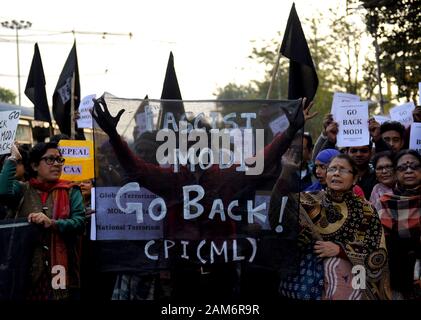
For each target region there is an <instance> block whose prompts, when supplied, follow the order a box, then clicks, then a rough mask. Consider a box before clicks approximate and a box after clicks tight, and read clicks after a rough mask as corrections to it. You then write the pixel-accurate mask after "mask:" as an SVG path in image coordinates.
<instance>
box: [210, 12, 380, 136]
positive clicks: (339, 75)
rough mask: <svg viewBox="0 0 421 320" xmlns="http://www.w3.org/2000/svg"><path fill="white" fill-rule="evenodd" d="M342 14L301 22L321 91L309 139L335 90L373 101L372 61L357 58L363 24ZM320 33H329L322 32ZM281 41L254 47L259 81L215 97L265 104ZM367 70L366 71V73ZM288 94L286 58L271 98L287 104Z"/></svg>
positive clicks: (221, 91)
mask: <svg viewBox="0 0 421 320" xmlns="http://www.w3.org/2000/svg"><path fill="white" fill-rule="evenodd" d="M340 10H341V9H340V8H335V9H332V10H330V11H329V13H328V14H322V13H318V14H317V13H314V14H313V17H312V18H311V19H304V20H303V21H304V23H303V28H304V32H305V35H306V39H307V43H308V45H309V48H310V52H311V56H312V58H313V62H314V65H315V68H316V71H317V75H318V78H319V87H318V89H317V93H316V96H315V98H314V102H315V106H314V109H315V111H318V112H319V115H318V116H317V117H316V118H315V119H313V120H312V121H310V123H309V124H308V125H306V128H305V130H306V131H309V132H310V133H311V135H312V136H313V137H317V136H318V135H319V133H320V129H321V125H320V124H321V123H322V119H323V116H324V115H325V114H326V113H329V112H330V108H331V105H332V98H333V93H334V92H335V91H343V92H349V93H354V94H358V95H360V96H361V97H362V99H363V100H366V99H372V98H373V95H374V89H375V86H376V85H375V84H376V81H375V79H376V78H375V69H373V66H374V65H375V64H374V62H373V59H372V58H370V57H364V58H363V57H361V50H360V49H361V38H362V37H363V36H364V35H365V34H366V33H365V30H364V23H363V22H360V23H355V22H354V21H350V19H349V18H348V17H347V12H346V11H345V10H344V11H343V13H342V14H341V11H340ZM322 30H328V31H325V33H322ZM281 41H282V35H281V33H280V32H279V33H278V36H277V37H276V38H275V39H272V40H270V41H267V42H266V43H265V44H264V45H263V46H260V47H255V48H253V51H252V54H251V55H250V56H249V58H250V59H252V60H254V61H257V62H258V63H259V64H261V65H263V67H264V69H265V74H264V78H263V80H262V81H258V80H253V81H251V82H250V84H248V85H243V86H237V85H235V84H233V83H230V84H228V85H227V86H225V87H223V88H218V89H217V94H215V95H216V96H217V98H218V99H222V98H223V97H229V98H232V99H254V98H262V99H264V98H265V97H266V94H267V91H268V87H269V83H270V81H271V76H272V69H273V66H274V65H275V62H276V58H277V53H278V50H279V47H280V42H281ZM363 61H364V62H363ZM365 70H367V71H369V72H367V73H365ZM363 74H364V77H363V76H362V75H363ZM287 91H288V59H285V58H281V60H280V64H279V69H278V73H277V77H276V81H275V85H274V90H273V92H272V95H271V98H273V99H286V97H287V93H288V92H287Z"/></svg>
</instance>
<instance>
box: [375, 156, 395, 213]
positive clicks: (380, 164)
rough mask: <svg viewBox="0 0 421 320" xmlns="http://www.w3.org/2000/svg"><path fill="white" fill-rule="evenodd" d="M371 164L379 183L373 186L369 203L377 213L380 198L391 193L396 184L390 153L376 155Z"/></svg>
mask: <svg viewBox="0 0 421 320" xmlns="http://www.w3.org/2000/svg"><path fill="white" fill-rule="evenodd" d="M371 162H372V164H373V167H374V171H375V172H376V178H377V181H379V183H377V184H376V185H375V186H374V188H373V191H372V192H371V196H370V203H371V204H372V205H373V206H374V208H376V210H377V212H379V211H380V209H381V204H380V198H381V197H382V196H383V195H384V194H386V193H392V192H393V187H394V186H395V183H396V177H395V170H394V168H393V156H392V152H391V151H383V152H379V153H376V154H375V155H374V157H373V159H372V161H371Z"/></svg>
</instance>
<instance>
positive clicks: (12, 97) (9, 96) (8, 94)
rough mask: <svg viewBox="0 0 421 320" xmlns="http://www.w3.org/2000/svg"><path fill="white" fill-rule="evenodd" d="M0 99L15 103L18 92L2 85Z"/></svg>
mask: <svg viewBox="0 0 421 320" xmlns="http://www.w3.org/2000/svg"><path fill="white" fill-rule="evenodd" d="M0 101H1V102H6V103H11V104H15V103H16V94H15V93H14V92H13V91H12V90H9V89H6V88H2V87H0Z"/></svg>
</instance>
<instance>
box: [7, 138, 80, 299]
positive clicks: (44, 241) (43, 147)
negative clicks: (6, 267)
mask: <svg viewBox="0 0 421 320" xmlns="http://www.w3.org/2000/svg"><path fill="white" fill-rule="evenodd" d="M20 159H21V154H20V153H19V151H18V149H17V148H16V146H13V147H12V153H11V156H10V157H9V158H8V159H7V160H6V162H5V165H4V167H3V170H2V173H1V175H0V194H1V195H4V196H8V197H10V199H13V201H15V202H21V203H20V204H19V207H18V209H17V212H16V215H15V217H17V218H18V217H27V219H28V222H30V223H34V224H37V225H39V226H40V227H42V228H43V229H44V232H43V233H42V237H41V238H40V239H34V241H35V242H36V248H35V252H34V255H33V258H32V269H31V271H30V276H31V285H30V287H29V288H28V291H27V293H26V298H27V299H30V300H59V299H70V298H74V297H77V295H78V288H79V286H80V283H79V252H78V251H77V249H78V248H79V246H78V235H80V234H82V233H83V231H84V207H83V200H82V194H81V192H80V190H79V189H78V188H75V187H74V186H73V185H72V184H70V183H69V182H66V181H63V180H60V175H61V169H62V165H63V163H64V158H63V157H62V156H61V153H60V151H59V149H58V147H57V144H55V143H44V142H41V143H38V144H37V145H35V146H34V147H33V149H32V150H31V152H30V155H29V162H30V164H31V172H30V177H31V178H30V180H29V182H26V183H22V182H19V181H17V180H15V179H14V177H15V174H16V164H17V162H18V161H19V160H20ZM57 269H58V270H59V271H58V274H57V275H56V277H57V276H58V277H61V278H60V279H61V280H60V281H59V280H57V278H54V277H53V276H54V274H56V273H57V271H56V270H57ZM54 279H55V280H54ZM57 283H60V285H58V284H57ZM55 284H57V285H56V286H55Z"/></svg>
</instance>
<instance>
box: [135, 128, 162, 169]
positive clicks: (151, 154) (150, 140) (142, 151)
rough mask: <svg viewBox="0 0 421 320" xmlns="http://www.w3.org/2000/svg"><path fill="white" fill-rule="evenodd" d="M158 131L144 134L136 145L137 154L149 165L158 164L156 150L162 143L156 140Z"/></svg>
mask: <svg viewBox="0 0 421 320" xmlns="http://www.w3.org/2000/svg"><path fill="white" fill-rule="evenodd" d="M156 134H157V131H153V132H150V131H146V132H143V133H142V134H141V135H140V136H139V137H138V138H137V139H136V140H135V143H134V149H135V151H136V154H137V155H138V156H139V157H141V158H142V159H143V160H145V161H146V162H149V163H154V164H157V163H158V162H157V160H156V150H157V149H158V148H159V146H160V145H161V143H162V142H160V141H157V140H156Z"/></svg>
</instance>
